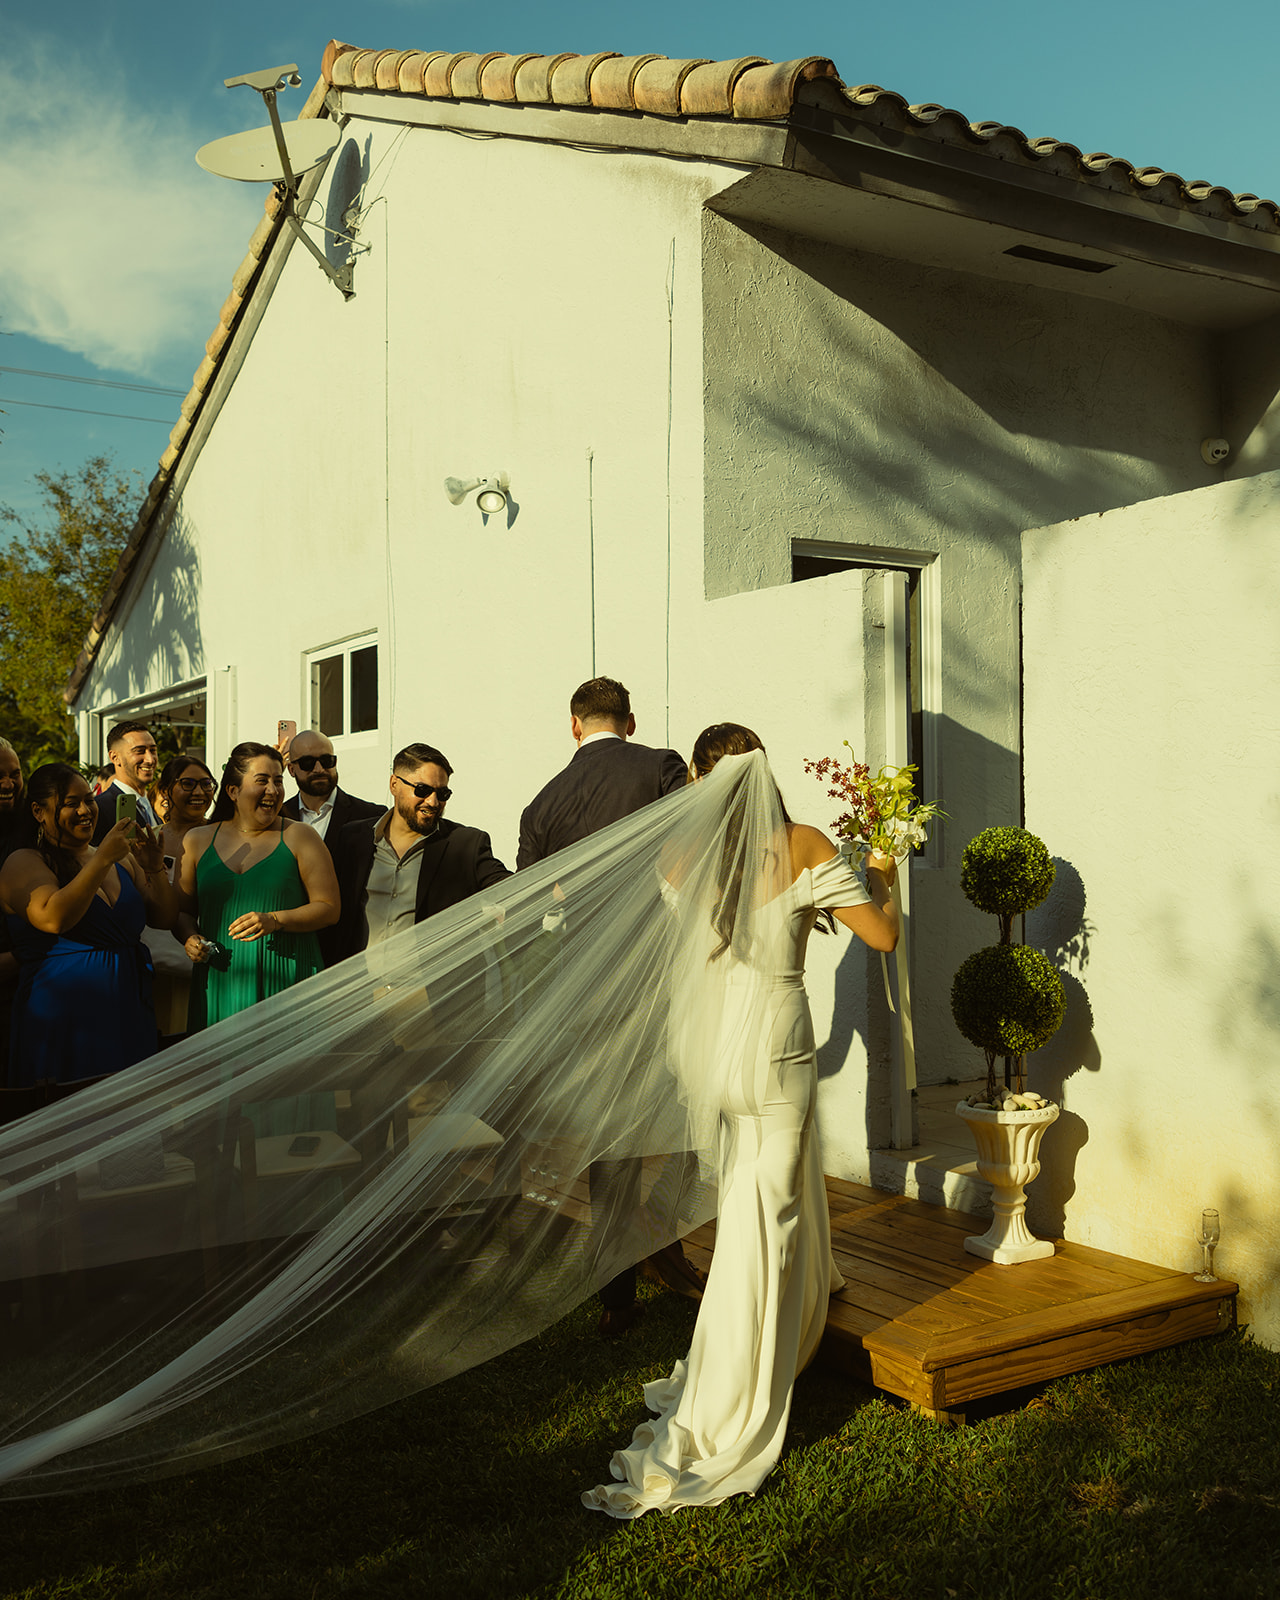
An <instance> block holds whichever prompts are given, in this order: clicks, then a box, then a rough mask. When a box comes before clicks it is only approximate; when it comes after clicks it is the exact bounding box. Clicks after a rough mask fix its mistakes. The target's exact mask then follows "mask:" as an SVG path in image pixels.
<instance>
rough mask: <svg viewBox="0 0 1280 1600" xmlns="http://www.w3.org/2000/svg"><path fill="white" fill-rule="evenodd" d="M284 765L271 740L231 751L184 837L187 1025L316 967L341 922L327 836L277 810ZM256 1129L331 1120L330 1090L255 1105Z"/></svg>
mask: <svg viewBox="0 0 1280 1600" xmlns="http://www.w3.org/2000/svg"><path fill="white" fill-rule="evenodd" d="M283 803H284V765H283V759H282V757H281V755H280V752H279V751H278V750H275V749H273V748H272V747H271V746H270V745H266V744H256V743H253V742H246V743H244V744H238V745H237V746H236V747H235V749H234V750H233V751H232V752H231V755H230V758H229V759H228V761H227V764H226V766H225V768H224V769H223V773H222V787H221V789H220V790H219V792H218V799H217V803H216V804H215V806H214V808H213V813H212V816H211V817H210V820H209V823H208V824H207V825H206V826H204V827H198V828H192V829H191V830H190V832H188V833H187V835H186V837H185V839H184V842H183V852H182V867H181V880H180V883H181V891H182V904H183V913H184V914H183V916H182V917H180V918H179V929H180V937H182V938H183V939H184V940H185V944H186V951H187V954H188V955H189V956H190V957H191V959H192V961H193V962H195V963H196V973H195V980H194V982H193V984H192V991H191V1015H190V1027H191V1031H192V1032H195V1031H196V1030H198V1029H200V1028H204V1027H211V1026H212V1025H213V1024H214V1023H215V1022H221V1021H222V1020H223V1019H224V1018H225V1017H230V1016H234V1014H235V1013H236V1012H238V1011H243V1010H244V1009H245V1008H246V1007H247V1006H251V1005H254V1004H256V1002H257V1001H259V1000H265V999H266V998H267V997H268V996H269V995H273V994H278V993H279V992H280V991H281V990H282V989H288V988H290V987H292V985H293V984H295V983H301V982H302V980H303V979H304V978H309V977H311V976H312V974H313V973H316V972H319V971H320V969H321V967H322V965H323V963H322V961H321V959H320V945H319V942H318V941H317V939H316V932H317V930H318V929H320V928H327V927H328V926H329V925H330V924H331V923H333V922H336V921H337V920H338V904H339V902H338V883H337V879H336V877H335V876H334V871H333V862H332V860H331V859H330V856H329V852H328V850H327V849H326V847H325V844H324V841H323V840H322V839H320V838H318V837H317V836H316V834H314V833H313V832H312V830H311V829H310V828H308V827H306V826H305V824H303V823H300V822H288V821H285V820H284V819H283V818H282V817H281V816H280V807H281V805H282V804H283ZM249 1114H250V1116H251V1117H252V1119H253V1122H254V1124H255V1127H256V1128H257V1131H258V1133H259V1135H262V1134H268V1133H272V1134H277V1133H294V1132H298V1131H300V1130H303V1129H308V1128H325V1127H332V1126H333V1096H332V1094H327V1095H326V1094H316V1095H299V1096H293V1097H290V1098H289V1099H286V1100H273V1101H270V1102H269V1103H268V1104H266V1105H264V1106H260V1107H257V1108H254V1109H252V1110H250V1111H249Z"/></svg>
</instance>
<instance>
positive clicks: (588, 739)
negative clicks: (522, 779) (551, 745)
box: [516, 678, 688, 870]
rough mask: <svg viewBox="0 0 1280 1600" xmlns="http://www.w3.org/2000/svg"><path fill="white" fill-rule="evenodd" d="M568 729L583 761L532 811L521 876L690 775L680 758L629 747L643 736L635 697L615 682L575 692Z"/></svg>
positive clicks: (598, 681)
mask: <svg viewBox="0 0 1280 1600" xmlns="http://www.w3.org/2000/svg"><path fill="white" fill-rule="evenodd" d="M569 728H570V731H571V732H572V734H573V742H574V743H575V744H576V745H577V747H578V753H577V754H576V755H575V756H574V758H573V760H572V761H571V762H570V763H569V765H568V766H567V767H565V769H564V770H563V772H558V773H557V774H556V776H555V777H554V778H552V780H551V782H550V783H549V784H547V786H546V787H545V788H544V789H543V790H542V791H541V792H540V793H539V794H538V795H537V796H536V797H535V798H534V799H533V800H531V801H530V803H529V804H528V805H527V806H526V807H525V810H524V815H523V816H522V817H521V818H520V849H519V854H518V855H517V856H516V868H517V870H519V869H520V868H521V867H531V866H532V865H533V864H534V862H535V861H543V860H545V859H546V857H547V856H549V855H553V854H554V853H555V852H556V851H557V850H563V849H564V848H565V847H566V845H571V844H577V842H578V841H579V839H585V838H587V837H588V836H589V835H590V834H593V833H597V832H599V830H600V829H601V828H607V827H608V826H609V824H610V823H611V822H617V821H619V820H620V819H621V818H622V817H629V816H630V815H631V813H632V812H633V811H639V809H640V808H641V806H647V805H648V804H649V802H650V801H651V800H657V799H659V798H660V797H661V796H662V795H664V794H670V793H671V792H672V791H673V790H674V789H683V788H684V786H685V783H686V782H687V781H688V769H687V767H686V766H685V763H684V758H683V756H681V755H679V754H678V753H677V752H676V751H675V750H651V749H649V747H648V746H647V745H643V744H631V743H629V742H628V741H629V740H630V738H631V735H632V734H633V733H634V732H635V731H636V719H635V717H634V716H633V715H632V711H631V696H630V695H629V694H628V693H627V691H626V689H624V688H623V686H622V685H621V684H620V683H616V682H615V681H614V680H613V679H612V678H592V679H591V680H590V681H589V682H588V683H584V684H582V685H581V687H580V688H578V689H576V690H575V691H574V695H573V698H572V699H571V700H570V702H569Z"/></svg>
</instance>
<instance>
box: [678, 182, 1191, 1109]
mask: <svg viewBox="0 0 1280 1600" xmlns="http://www.w3.org/2000/svg"><path fill="white" fill-rule="evenodd" d="M703 281H704V288H703V295H704V301H705V305H706V318H705V334H704V342H705V350H706V361H705V365H706V439H707V444H706V493H707V514H706V584H707V593H708V595H711V596H718V595H725V594H731V593H735V592H738V591H741V590H746V589H757V588H765V587H768V586H770V585H783V584H786V583H787V582H788V581H789V578H790V570H791V567H790V562H791V541H792V539H793V538H797V537H799V538H804V539H810V540H821V541H827V542H830V543H832V544H834V545H837V546H838V545H859V546H870V547H875V548H879V549H890V550H902V551H906V552H912V553H914V554H916V555H917V556H918V555H920V554H921V553H926V554H927V553H933V552H936V553H938V561H939V565H940V589H941V614H940V618H939V628H940V635H941V661H942V691H941V705H940V706H938V707H936V708H935V710H936V712H937V714H938V716H939V723H938V728H939V755H940V761H939V767H938V770H937V772H936V774H935V783H934V789H935V794H934V795H933V796H931V797H934V798H938V799H940V800H941V802H942V804H943V806H944V808H945V810H946V811H947V813H948V814H949V819H950V820H949V821H948V823H947V825H946V850H945V854H944V857H943V861H942V865H941V869H940V870H938V871H932V872H931V871H924V872H918V873H917V879H918V881H917V886H916V888H917V911H918V916H917V922H918V943H917V950H916V962H917V968H918V971H919V974H920V976H919V982H918V997H917V998H918V1014H917V1018H916V1026H917V1036H918V1045H919V1068H920V1077H921V1080H922V1081H924V1082H935V1083H936V1082H941V1081H943V1080H944V1079H946V1078H948V1077H961V1078H963V1077H966V1076H974V1075H976V1074H977V1073H979V1072H980V1071H981V1064H980V1063H979V1064H978V1065H977V1066H975V1064H974V1061H973V1053H972V1051H970V1050H969V1048H968V1046H966V1045H965V1043H964V1041H963V1040H962V1039H961V1038H960V1036H959V1034H958V1033H957V1032H956V1030H955V1027H954V1025H953V1024H952V1022H951V1018H950V1012H949V1006H948V1004H947V995H948V992H949V988H950V980H951V975H952V973H953V972H954V970H955V968H956V966H957V965H958V964H959V962H960V960H961V959H963V957H964V955H965V954H967V953H968V951H969V950H970V949H972V948H973V947H974V945H975V944H976V943H979V942H981V940H982V939H983V937H984V936H985V929H984V925H983V923H982V919H981V918H979V917H978V916H977V914H976V913H974V912H973V911H972V910H971V909H970V908H969V907H968V905H967V903H966V902H965V901H964V900H963V898H962V897H961V895H960V893H959V888H958V878H957V873H958V862H959V855H960V851H961V850H962V849H963V846H964V844H965V843H966V842H967V841H968V839H970V838H971V837H972V836H973V835H974V834H975V833H977V832H978V831H979V830H980V829H981V828H984V827H987V826H990V825H992V824H995V823H1007V822H1016V821H1017V820H1018V816H1019V805H1020V796H1019V774H1018V760H1017V750H1018V559H1019V557H1018V535H1019V533H1020V531H1021V530H1022V529H1023V528H1025V527H1028V526H1034V525H1037V524H1042V523H1045V522H1046V521H1049V520H1056V519H1057V518H1059V517H1062V516H1065V515H1071V514H1079V513H1082V512H1087V511H1094V510H1099V509H1102V508H1104V507H1110V506H1115V505H1122V504H1127V503H1130V502H1133V501H1139V500H1144V499H1148V498H1150V497H1151V496H1154V495H1161V494H1168V493H1170V492H1173V491H1176V490H1179V489H1185V488H1191V487H1195V486H1199V485H1202V484H1206V483H1210V482H1213V481H1215V480H1216V478H1217V477H1218V476H1219V474H1218V472H1217V470H1216V469H1213V468H1209V467H1207V466H1206V465H1205V464H1204V462H1203V461H1202V459H1201V457H1200V453H1199V452H1200V441H1201V439H1202V438H1204V437H1205V436H1206V433H1209V434H1212V433H1215V432H1216V431H1217V429H1218V428H1219V426H1220V412H1219V404H1220V395H1219V373H1218V349H1217V345H1216V342H1215V339H1214V337H1213V336H1212V335H1210V334H1208V333H1205V332H1202V331H1199V330H1194V329H1189V328H1185V327H1182V326H1180V325H1177V324H1174V323H1171V322H1167V321H1164V320H1161V319H1159V318H1155V317H1150V316H1145V315H1142V314H1141V313H1137V312H1133V311H1130V310H1127V309H1124V308H1121V307H1117V306H1112V305H1108V304H1105V303H1103V302H1100V301H1097V300H1090V299H1085V298H1083V297H1081V296H1078V295H1073V294H1070V293H1062V294H1050V293H1048V292H1046V291H1043V290H1040V289H1034V288H1030V287H1020V286H1018V285H1012V284H1007V283H1003V284H1002V283H997V282H995V281H993V280H989V279H985V278H977V277H974V276H972V275H970V274H965V273H959V272H948V271H943V270H939V269H936V268H928V267H922V266H916V265H912V264H909V263H904V262H901V261H890V260H887V259H885V258H883V257H880V256H875V255H871V254H866V253H859V252H856V251H846V250H840V249H837V248H836V247H834V246H831V245H827V244H824V243H820V242H817V241H814V240H810V239H801V238H797V237H795V236H792V235H788V234H784V233H781V232H774V231H770V230H765V229H754V230H747V229H744V228H743V227H740V226H738V225H737V224H735V223H734V222H732V221H730V220H728V219H726V218H724V217H722V216H718V215H716V214H714V213H711V212H708V213H707V215H706V218H705V223H704V266H703ZM873 665H874V662H873V660H872V659H871V658H869V660H868V667H869V669H870V668H872V667H873ZM866 703H867V706H868V721H867V724H866V726H865V727H863V728H862V729H850V730H846V731H847V734H848V736H849V737H850V738H851V739H853V740H854V741H855V743H856V742H858V741H859V740H862V741H863V748H864V750H865V751H866V752H867V753H868V754H869V755H870V756H871V758H872V760H873V761H874V760H875V759H877V755H878V751H879V749H880V748H882V746H881V744H880V739H881V726H882V718H883V712H882V709H881V702H880V700H879V698H878V696H877V695H876V694H874V693H868V694H867V696H866Z"/></svg>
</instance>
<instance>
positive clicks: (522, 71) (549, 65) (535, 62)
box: [515, 50, 573, 106]
mask: <svg viewBox="0 0 1280 1600" xmlns="http://www.w3.org/2000/svg"><path fill="white" fill-rule="evenodd" d="M572 60H573V51H572V50H565V51H563V52H562V53H561V54H560V55H558V56H528V57H526V58H525V60H524V61H523V62H522V63H521V65H520V66H518V67H517V68H516V78H515V89H516V99H517V100H520V101H522V102H523V103H524V104H526V105H535V106H545V105H550V104H551V75H552V73H553V72H554V71H555V70H556V68H557V67H558V66H559V65H560V64H561V62H563V61H572Z"/></svg>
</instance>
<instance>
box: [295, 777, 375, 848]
mask: <svg viewBox="0 0 1280 1600" xmlns="http://www.w3.org/2000/svg"><path fill="white" fill-rule="evenodd" d="M301 805H302V801H301V799H300V797H299V796H298V795H296V794H295V795H294V796H293V797H292V798H291V799H289V800H286V801H285V803H284V804H283V805H282V806H281V807H280V815H281V816H282V817H288V819H289V821H290V822H299V821H301V813H300V810H299V808H300V807H301ZM390 808H391V802H390V801H389V800H388V801H387V803H386V805H381V806H378V805H374V803H373V801H372V800H357V799H356V797H355V795H353V794H348V793H347V791H346V790H345V789H344V788H343V787H342V786H341V784H339V786H338V787H337V788H336V789H335V790H334V791H333V815H332V816H331V817H330V818H329V826H328V827H327V828H326V829H325V831H324V840H325V843H326V844H330V843H331V842H332V841H333V840H335V839H336V838H337V837H338V835H339V834H340V833H341V832H342V830H343V829H344V828H345V827H346V825H347V824H348V823H349V822H359V821H360V820H361V819H362V818H363V817H380V816H381V815H382V813H383V812H384V811H388V810H390Z"/></svg>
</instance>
